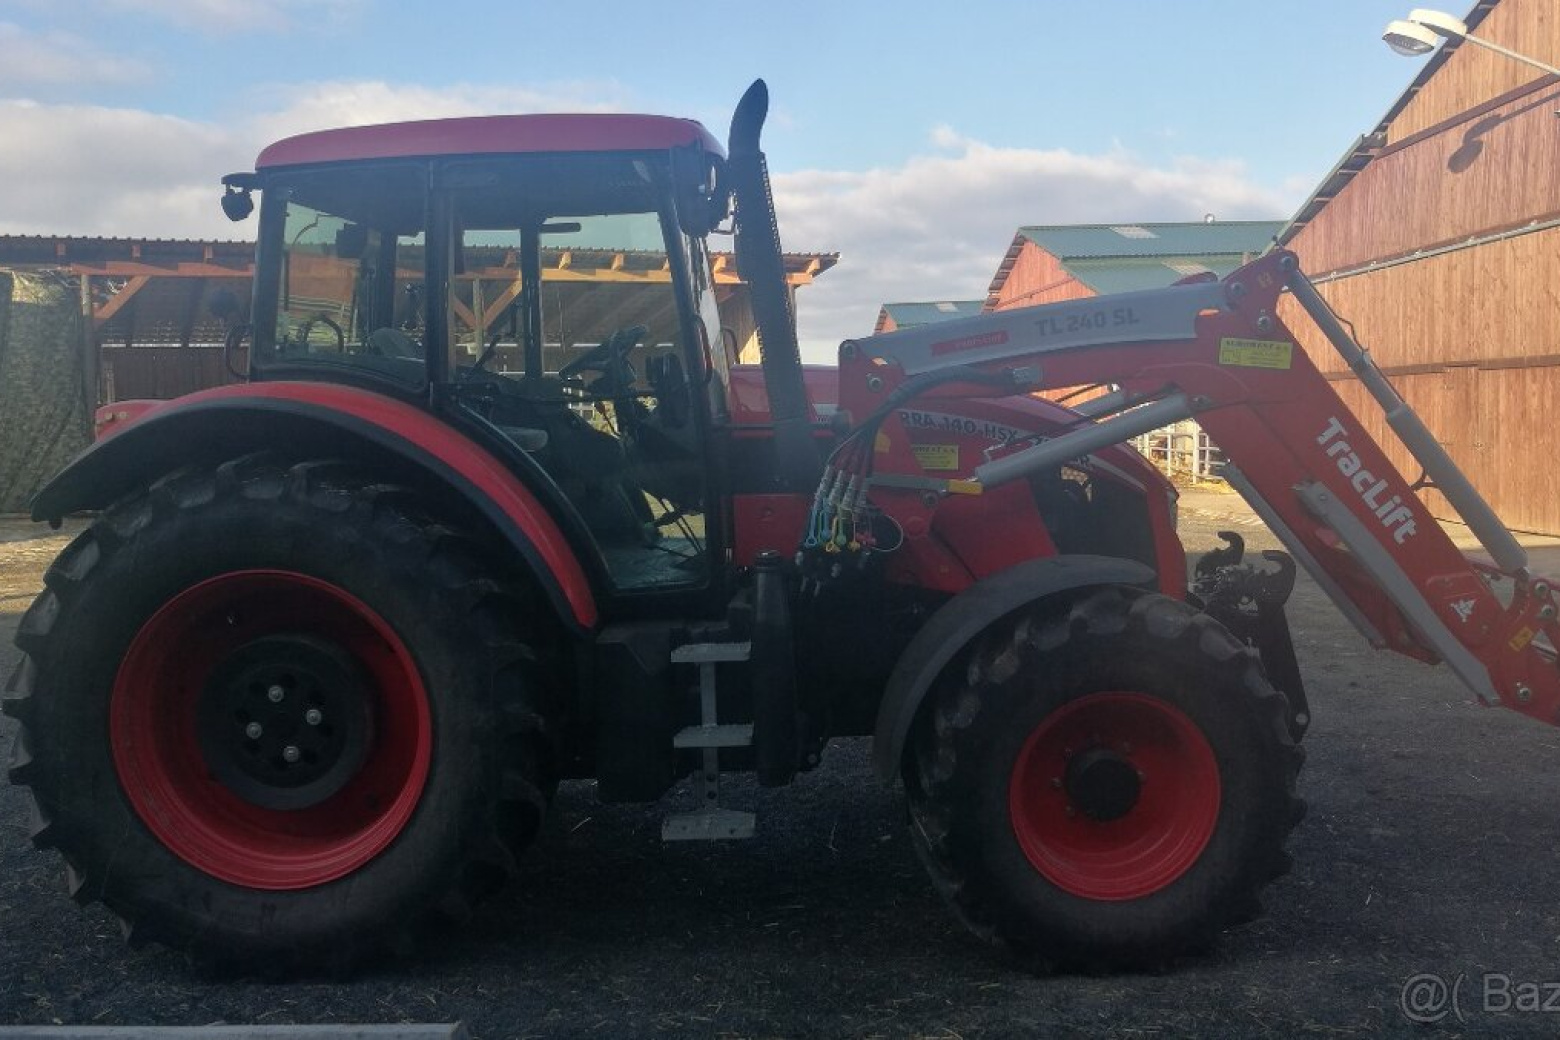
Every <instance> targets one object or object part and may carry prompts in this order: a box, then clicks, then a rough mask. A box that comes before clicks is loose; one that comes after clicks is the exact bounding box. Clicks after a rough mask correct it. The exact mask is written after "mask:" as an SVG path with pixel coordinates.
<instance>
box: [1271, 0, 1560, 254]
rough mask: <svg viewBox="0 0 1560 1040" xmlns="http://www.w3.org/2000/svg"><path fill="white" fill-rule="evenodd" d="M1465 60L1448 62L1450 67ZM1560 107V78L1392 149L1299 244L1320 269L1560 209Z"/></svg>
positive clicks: (1463, 237)
mask: <svg viewBox="0 0 1560 1040" xmlns="http://www.w3.org/2000/svg"><path fill="white" fill-rule="evenodd" d="M1496 10H1497V11H1499V10H1500V8H1497V9H1496ZM1455 65H1456V62H1455V61H1449V62H1447V64H1446V66H1445V68H1443V70H1442V75H1445V74H1446V72H1447V71H1448V70H1450V69H1451V68H1452V67H1454V66H1455ZM1438 80H1439V77H1436V78H1433V79H1431V81H1430V82H1431V83H1432V84H1433V83H1436V82H1438ZM1556 110H1560V84H1554V83H1547V82H1546V83H1545V84H1543V85H1541V86H1540V87H1539V88H1538V89H1535V90H1533V91H1531V92H1529V93H1527V94H1525V95H1523V96H1522V97H1519V98H1516V99H1515V100H1512V101H1510V102H1508V103H1506V104H1504V105H1501V106H1500V107H1498V108H1495V109H1493V110H1491V111H1489V112H1485V113H1483V114H1480V115H1477V116H1474V117H1471V118H1468V119H1465V120H1462V121H1460V122H1458V123H1456V124H1455V125H1449V126H1445V127H1443V128H1441V129H1439V130H1437V131H1435V132H1434V133H1431V134H1428V135H1426V136H1425V137H1422V138H1418V139H1416V140H1412V141H1409V142H1407V143H1406V144H1404V145H1403V146H1402V147H1399V148H1397V149H1396V150H1392V149H1389V150H1387V151H1385V152H1383V153H1382V154H1381V155H1380V156H1378V157H1377V158H1376V159H1374V160H1373V161H1372V162H1371V163H1370V164H1369V165H1368V166H1366V167H1365V169H1363V170H1362V171H1360V173H1359V174H1358V175H1357V176H1356V177H1355V178H1354V180H1353V182H1352V183H1350V184H1349V186H1348V187H1347V188H1345V189H1344V190H1343V191H1342V192H1341V193H1339V195H1338V197H1337V198H1335V199H1333V200H1332V201H1331V202H1329V203H1328V204H1327V207H1326V208H1325V209H1323V210H1322V211H1321V213H1320V214H1318V215H1317V217H1316V218H1315V219H1314V220H1312V221H1311V223H1310V224H1308V225H1306V226H1305V227H1304V228H1302V229H1301V230H1300V232H1299V233H1298V234H1297V235H1295V237H1294V239H1293V241H1292V242H1291V243H1290V248H1292V249H1294V250H1295V251H1296V252H1298V253H1300V255H1301V257H1302V258H1303V259H1304V261H1305V266H1306V269H1307V270H1308V271H1310V272H1311V273H1312V274H1317V275H1319V274H1322V273H1325V272H1328V271H1336V270H1340V269H1345V268H1352V267H1357V266H1359V265H1361V264H1365V263H1368V262H1370V261H1373V260H1383V259H1387V258H1390V257H1397V256H1402V255H1404V254H1407V253H1412V252H1413V251H1415V250H1418V249H1428V248H1433V247H1436V246H1440V245H1444V244H1447V243H1452V242H1460V241H1463V240H1466V239H1467V238H1469V237H1471V236H1476V235H1484V234H1487V233H1489V232H1493V231H1500V230H1504V229H1508V228H1512V227H1516V226H1520V225H1523V224H1526V223H1528V222H1529V221H1532V220H1544V219H1548V218H1551V217H1553V216H1555V215H1556V214H1560V176H1557V175H1556V171H1557V170H1560V120H1557V119H1556V118H1555V112H1556Z"/></svg>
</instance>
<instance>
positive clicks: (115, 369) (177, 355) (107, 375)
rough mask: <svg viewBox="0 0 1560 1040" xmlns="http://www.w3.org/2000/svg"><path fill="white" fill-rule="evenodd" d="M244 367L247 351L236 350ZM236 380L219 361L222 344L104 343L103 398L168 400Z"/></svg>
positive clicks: (241, 368)
mask: <svg viewBox="0 0 1560 1040" xmlns="http://www.w3.org/2000/svg"><path fill="white" fill-rule="evenodd" d="M235 354H236V356H235V357H234V359H233V360H234V366H235V367H236V368H237V369H238V370H239V371H240V372H242V371H244V368H245V366H246V365H248V363H249V361H248V357H247V351H245V350H242V349H240V350H238V351H236V352H235ZM233 382H237V380H236V379H234V378H233V376H232V375H231V373H229V372H228V370H227V366H226V365H225V364H223V361H222V348H221V347H178V346H171V347H104V348H103V386H104V394H103V399H104V402H105V403H109V402H112V401H132V400H145V399H154V400H167V399H169V398H172V397H180V396H182V395H184V394H192V393H194V392H195V391H197V390H204V389H206V388H207V387H212V386H222V385H223V384H225V383H233Z"/></svg>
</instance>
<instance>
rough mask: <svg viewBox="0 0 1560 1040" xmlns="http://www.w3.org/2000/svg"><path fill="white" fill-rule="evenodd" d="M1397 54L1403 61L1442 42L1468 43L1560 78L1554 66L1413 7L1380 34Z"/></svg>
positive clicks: (1444, 16) (1449, 17) (1435, 13)
mask: <svg viewBox="0 0 1560 1040" xmlns="http://www.w3.org/2000/svg"><path fill="white" fill-rule="evenodd" d="M1381 38H1382V39H1383V40H1384V41H1386V44H1387V46H1388V47H1391V48H1392V49H1393V50H1394V51H1396V52H1397V53H1398V54H1402V55H1404V56H1405V57H1410V58H1418V57H1422V56H1424V55H1426V54H1429V53H1430V52H1431V51H1433V50H1435V45H1436V44H1437V43H1438V42H1439V41H1440V40H1442V39H1448V40H1467V41H1468V42H1469V43H1472V44H1476V45H1478V46H1480V47H1483V48H1484V49H1485V50H1491V51H1494V52H1495V53H1496V54H1503V55H1505V56H1506V57H1508V58H1511V59H1512V60H1514V61H1520V62H1522V63H1523V64H1524V65H1531V66H1533V67H1534V68H1535V69H1542V70H1543V71H1545V72H1547V73H1549V74H1550V75H1551V76H1560V69H1557V68H1555V67H1554V66H1553V65H1546V64H1544V63H1543V62H1541V61H1535V60H1534V59H1532V58H1529V57H1528V56H1527V55H1525V54H1518V53H1517V52H1516V51H1513V50H1507V49H1506V48H1505V47H1502V46H1500V45H1499V44H1497V43H1491V42H1490V41H1488V40H1481V39H1480V38H1479V37H1477V36H1475V35H1473V34H1472V33H1470V32H1469V31H1468V25H1467V23H1466V22H1464V21H1463V20H1462V19H1460V18H1454V17H1453V16H1452V15H1449V14H1447V13H1446V12H1445V11H1437V10H1434V9H1432V8H1429V7H1416V8H1414V9H1413V10H1412V11H1410V12H1408V17H1407V18H1406V19H1398V20H1397V21H1393V22H1389V23H1388V24H1387V28H1386V31H1385V32H1383V33H1382V34H1381Z"/></svg>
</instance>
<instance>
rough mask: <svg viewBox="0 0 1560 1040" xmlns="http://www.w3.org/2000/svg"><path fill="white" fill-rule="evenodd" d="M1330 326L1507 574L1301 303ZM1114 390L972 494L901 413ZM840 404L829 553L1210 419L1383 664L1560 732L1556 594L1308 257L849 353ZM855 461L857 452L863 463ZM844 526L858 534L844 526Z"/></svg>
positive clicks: (1270, 516)
mask: <svg viewBox="0 0 1560 1040" xmlns="http://www.w3.org/2000/svg"><path fill="white" fill-rule="evenodd" d="M1286 291H1287V292H1289V293H1292V294H1293V296H1294V298H1295V300H1296V301H1297V302H1298V303H1299V305H1300V307H1301V308H1302V309H1303V310H1304V311H1305V312H1306V313H1307V314H1308V315H1309V316H1310V318H1311V319H1312V320H1313V321H1315V322H1316V324H1317V326H1318V327H1319V328H1320V330H1321V331H1322V332H1323V334H1324V335H1325V336H1326V338H1327V340H1328V341H1329V342H1330V343H1331V344H1332V345H1333V347H1334V348H1336V349H1337V350H1338V352H1339V353H1340V355H1342V356H1343V358H1344V359H1345V361H1346V362H1347V363H1348V365H1349V367H1350V368H1351V370H1353V371H1354V372H1355V373H1356V375H1358V376H1359V378H1360V380H1361V382H1362V384H1363V385H1364V386H1365V388H1366V389H1367V390H1369V391H1370V393H1371V395H1372V396H1373V397H1374V398H1375V399H1376V400H1377V401H1378V402H1379V403H1380V404H1381V406H1382V407H1383V409H1384V411H1385V413H1386V421H1387V424H1388V427H1389V428H1390V429H1391V430H1392V431H1393V432H1394V433H1395V434H1396V435H1397V436H1398V437H1399V438H1400V439H1401V440H1402V441H1403V443H1404V445H1405V446H1406V447H1407V448H1408V450H1409V451H1410V452H1411V453H1412V455H1413V456H1414V457H1415V458H1416V459H1417V460H1418V462H1419V464H1420V465H1421V466H1422V467H1423V470H1424V474H1425V476H1424V477H1423V478H1422V479H1421V480H1420V482H1419V484H1418V485H1416V486H1424V487H1434V488H1436V489H1438V490H1439V491H1440V492H1441V493H1442V494H1443V495H1444V496H1445V497H1446V499H1447V500H1448V501H1449V502H1450V503H1451V505H1452V507H1453V508H1454V509H1455V510H1456V511H1457V512H1458V514H1459V515H1460V516H1461V517H1462V518H1463V519H1464V520H1465V521H1466V522H1467V523H1468V525H1469V527H1470V528H1471V529H1472V531H1473V532H1474V534H1475V535H1477V536H1478V538H1479V540H1480V541H1481V542H1482V544H1483V545H1484V547H1485V549H1486V550H1487V551H1488V553H1489V556H1490V558H1491V559H1490V561H1482V562H1481V561H1480V560H1477V559H1474V558H1472V557H1470V556H1467V555H1465V554H1464V553H1463V552H1462V551H1461V550H1459V549H1457V548H1456V546H1454V545H1453V543H1452V541H1451V539H1450V538H1449V537H1448V536H1447V535H1446V533H1445V532H1444V531H1443V530H1442V528H1441V527H1440V525H1439V524H1438V523H1437V522H1436V521H1435V520H1434V519H1433V518H1432V517H1431V515H1430V513H1429V511H1428V510H1427V508H1426V507H1425V505H1424V504H1423V503H1422V502H1421V501H1420V499H1419V498H1418V496H1417V495H1416V494H1415V493H1414V491H1415V488H1414V487H1411V486H1410V484H1409V483H1408V481H1407V480H1405V479H1404V477H1403V475H1402V474H1400V473H1399V472H1398V471H1397V469H1396V468H1395V467H1394V466H1393V465H1392V463H1391V462H1390V461H1389V460H1388V458H1387V456H1386V454H1385V453H1384V452H1383V450H1382V449H1381V447H1380V445H1379V444H1378V443H1377V442H1376V441H1375V440H1374V439H1373V438H1372V437H1371V436H1370V435H1369V434H1368V433H1367V432H1366V430H1365V428H1364V426H1363V425H1362V424H1361V422H1360V421H1359V419H1358V418H1357V417H1356V416H1355V415H1354V414H1352V413H1351V412H1350V410H1349V409H1348V407H1347V406H1346V405H1345V404H1344V402H1343V401H1342V399H1340V398H1339V396H1338V394H1337V393H1336V392H1335V391H1334V390H1333V389H1332V387H1331V386H1330V385H1329V383H1328V381H1327V380H1326V379H1325V378H1324V377H1323V376H1322V375H1321V374H1320V373H1319V372H1318V371H1317V369H1316V367H1315V366H1314V365H1313V364H1312V362H1311V360H1310V358H1309V357H1308V356H1307V355H1306V353H1305V352H1304V351H1303V350H1302V349H1300V347H1299V345H1298V343H1297V341H1296V339H1295V336H1294V335H1293V333H1291V332H1290V331H1289V329H1288V328H1287V327H1286V326H1285V324H1284V323H1283V321H1282V320H1281V319H1280V317H1279V313H1278V305H1279V300H1280V297H1281V295H1282V294H1283V293H1284V292H1286ZM1087 384H1111V385H1114V386H1115V387H1117V388H1118V389H1117V390H1115V391H1114V392H1112V393H1109V394H1107V395H1106V396H1105V397H1102V398H1098V399H1096V400H1093V401H1089V402H1086V403H1085V404H1084V405H1082V406H1081V407H1080V408H1079V412H1080V414H1079V417H1078V422H1077V425H1076V426H1075V427H1074V428H1071V429H1068V430H1066V431H1064V432H1062V433H1060V434H1058V435H1055V436H1052V437H1050V438H1047V439H1038V438H1034V439H1028V440H1022V441H1019V442H1017V443H1014V444H1008V445H1002V446H1000V447H998V448H997V449H994V450H992V451H988V452H987V453H986V457H985V458H984V460H983V461H982V462H980V464H979V465H976V466H974V467H973V468H972V469H969V470H968V471H967V472H964V473H960V474H959V475H958V476H957V477H956V478H954V479H947V474H945V473H938V474H935V475H934V474H930V473H928V472H926V471H924V470H923V469H922V468H921V466H920V465H919V463H918V462H917V459H916V456H915V454H914V453H913V451H912V450H911V444H910V439H909V437H908V434H907V431H906V429H905V428H904V427H903V426H902V425H901V422H900V416H899V410H900V409H901V408H903V407H904V405H905V404H906V403H907V402H908V401H910V400H912V399H914V397H915V396H917V395H918V394H919V393H921V392H924V391H925V390H927V389H929V388H931V387H933V386H935V387H936V388H937V394H938V396H940V397H944V398H947V397H955V396H967V397H992V396H1001V395H1007V394H1016V393H1032V392H1035V391H1038V390H1044V389H1049V388H1058V387H1068V386H1078V385H1087ZM840 395H841V396H840V404H841V407H842V409H844V410H846V411H847V412H848V413H849V414H850V416H851V417H852V419H853V423H854V425H853V433H852V436H851V437H850V438H847V441H846V444H845V446H844V447H843V448H842V450H841V451H839V452H836V457H835V459H833V460H831V466H830V468H829V470H828V472H827V473H826V474H825V476H824V479H823V482H822V483H821V484H820V489H819V496H818V499H817V502H816V505H815V522H814V523H813V526H812V527H811V528H810V531H809V535H808V537H809V539H812V540H815V541H816V540H817V539H819V538H820V537H821V538H823V539H824V540H825V541H826V540H827V538H828V535H829V532H830V530H831V527H830V524H831V523H832V522H833V521H832V520H831V517H836V516H838V515H839V510H840V509H841V508H843V509H844V510H846V516H847V518H848V517H849V516H850V511H852V510H854V511H855V512H857V513H859V512H860V511H861V510H862V509H863V508H866V507H867V502H868V501H870V504H871V506H873V507H876V508H878V509H881V510H882V511H883V512H884V513H885V514H887V515H888V516H889V517H891V518H892V519H893V520H894V521H895V523H897V524H898V525H899V526H900V527H901V528H902V529H903V531H904V532H905V533H906V535H907V536H908V537H916V536H917V535H918V533H919V532H924V531H926V530H927V529H928V528H929V523H930V517H931V514H932V512H933V511H935V509H936V508H937V504H938V503H939V502H940V501H942V500H943V498H944V497H945V496H946V495H949V494H979V493H982V492H984V491H987V490H990V489H992V488H994V487H996V486H999V485H1001V484H1005V483H1007V482H1009V481H1012V480H1015V479H1020V478H1024V477H1027V476H1029V475H1030V474H1032V473H1035V472H1038V471H1040V470H1042V469H1044V468H1046V467H1054V466H1056V465H1058V464H1061V463H1064V462H1066V461H1068V460H1070V459H1075V458H1078V457H1079V456H1082V455H1085V454H1087V453H1089V452H1091V451H1096V450H1099V448H1101V447H1103V446H1105V445H1108V444H1115V443H1119V442H1121V441H1123V440H1126V439H1127V438H1129V437H1132V436H1136V435H1138V434H1140V433H1144V432H1147V431H1149V430H1152V429H1156V428H1158V427H1161V426H1165V425H1168V424H1170V423H1173V422H1177V421H1179V420H1181V419H1185V418H1189V417H1195V418H1196V419H1197V421H1198V422H1199V423H1200V424H1201V425H1202V427H1203V429H1204V430H1205V431H1207V433H1208V435H1209V436H1210V437H1211V438H1212V439H1213V441H1214V442H1215V443H1216V444H1217V445H1218V446H1219V447H1220V448H1221V449H1222V450H1223V451H1224V453H1225V455H1226V457H1227V458H1228V459H1229V461H1230V466H1229V467H1228V468H1227V470H1226V474H1227V477H1228V479H1229V482H1230V483H1231V485H1232V486H1234V487H1235V488H1236V489H1237V490H1238V491H1239V492H1240V493H1241V494H1242V495H1243V496H1244V497H1245V498H1246V500H1247V501H1248V502H1249V503H1250V505H1251V506H1252V508H1253V509H1254V510H1255V511H1256V512H1257V513H1258V515H1260V516H1261V517H1262V518H1263V520H1265V521H1266V522H1267V524H1268V526H1269V527H1270V528H1271V529H1272V531H1273V532H1274V534H1275V535H1277V536H1278V538H1279V539H1280V540H1281V541H1282V542H1283V543H1284V544H1285V547H1286V548H1287V549H1288V550H1289V552H1290V553H1291V554H1292V555H1293V556H1294V558H1295V559H1296V561H1298V562H1299V563H1300V564H1301V565H1302V566H1304V567H1305V568H1306V570H1308V571H1309V572H1310V573H1311V575H1312V576H1313V577H1314V578H1315V580H1316V581H1317V583H1318V584H1320V585H1321V586H1322V588H1323V589H1324V590H1326V592H1327V593H1328V595H1329V596H1330V597H1331V598H1332V599H1333V601H1334V602H1335V603H1336V604H1337V605H1338V607H1339V608H1340V609H1341V610H1342V611H1343V613H1344V614H1345V615H1346V616H1348V617H1349V619H1350V620H1351V621H1352V622H1353V623H1354V625H1355V626H1356V627H1357V628H1358V629H1359V630H1360V632H1361V633H1362V634H1363V635H1364V636H1365V637H1366V638H1367V639H1368V640H1369V641H1370V642H1371V643H1372V644H1373V645H1375V646H1377V647H1381V648H1387V649H1391V650H1395V651H1397V652H1399V653H1403V654H1407V655H1409V656H1412V657H1416V658H1419V659H1421V660H1425V661H1431V662H1435V661H1444V662H1446V664H1447V665H1448V666H1449V667H1451V668H1452V670H1453V671H1454V672H1455V673H1456V674H1457V675H1458V677H1459V678H1461V679H1462V681H1463V682H1464V683H1465V684H1466V685H1467V686H1468V687H1469V688H1470V689H1471V690H1473V692H1474V693H1475V694H1476V695H1477V696H1478V697H1479V699H1480V700H1481V701H1483V702H1484V703H1486V704H1497V703H1498V704H1505V705H1506V706H1507V707H1510V708H1513V709H1515V710H1517V711H1520V712H1522V713H1524V714H1528V715H1533V716H1535V717H1537V718H1540V719H1543V720H1544V721H1546V722H1550V723H1552V724H1553V723H1556V722H1557V721H1560V715H1557V712H1560V671H1557V668H1556V662H1555V652H1554V647H1555V646H1556V645H1557V643H1560V638H1557V637H1560V631H1557V628H1556V621H1555V604H1554V594H1553V591H1552V583H1551V582H1549V581H1546V580H1543V579H1539V578H1535V577H1534V576H1533V575H1532V574H1531V573H1530V572H1529V570H1528V566H1527V556H1526V553H1525V552H1524V551H1523V549H1522V548H1521V546H1519V545H1518V544H1517V542H1516V540H1515V539H1514V538H1513V537H1512V535H1511V533H1510V532H1509V531H1508V530H1507V529H1506V528H1505V526H1504V525H1503V524H1502V523H1501V522H1500V520H1499V519H1498V518H1497V517H1496V516H1495V514H1494V513H1493V511H1491V509H1490V507H1489V506H1488V505H1487V504H1486V503H1485V501H1484V500H1483V498H1481V497H1480V496H1479V494H1478V492H1477V491H1476V490H1475V489H1474V488H1473V486H1472V484H1471V483H1469V481H1468V479H1467V477H1466V476H1465V475H1464V474H1463V473H1462V471H1461V470H1460V469H1458V467H1457V466H1456V464H1455V463H1454V462H1453V461H1452V460H1451V458H1450V457H1449V456H1448V455H1447V454H1446V452H1445V450H1444V449H1442V447H1441V446H1440V444H1439V443H1438V442H1437V441H1436V440H1435V438H1434V436H1433V435H1432V434H1431V433H1430V432H1429V431H1428V430H1427V429H1426V428H1425V426H1424V425H1423V423H1422V422H1421V421H1420V420H1419V417H1418V416H1417V415H1416V414H1415V413H1414V412H1413V411H1412V409H1410V408H1409V407H1408V405H1407V404H1406V403H1405V402H1404V401H1403V400H1402V398H1401V397H1399V396H1398V394H1397V392H1396V391H1395V390H1394V389H1393V388H1392V386H1391V385H1390V384H1389V383H1388V381H1387V380H1386V378H1385V377H1384V375H1383V374H1382V373H1381V371H1380V370H1379V369H1378V368H1377V367H1376V365H1375V363H1374V361H1373V360H1372V359H1371V358H1370V355H1369V354H1368V353H1367V352H1366V351H1364V350H1363V349H1361V348H1360V346H1359V345H1358V344H1357V343H1355V342H1354V340H1353V339H1352V338H1351V337H1350V336H1349V334H1348V333H1347V332H1346V331H1345V330H1344V328H1343V326H1342V324H1341V323H1340V322H1339V320H1338V319H1337V317H1336V316H1335V315H1333V314H1332V312H1331V311H1330V310H1329V309H1328V307H1327V305H1326V303H1325V302H1324V301H1323V300H1322V299H1321V297H1320V296H1319V295H1318V294H1317V292H1316V290H1315V288H1314V287H1313V286H1312V285H1311V283H1310V282H1309V281H1308V280H1307V279H1306V278H1305V276H1304V274H1303V273H1302V272H1301V271H1300V268H1299V264H1298V262H1297V261H1296V258H1295V257H1294V255H1293V254H1292V253H1288V252H1284V251H1277V252H1273V253H1270V254H1268V255H1266V256H1264V257H1263V258H1261V259H1259V260H1256V261H1255V262H1253V263H1250V264H1247V265H1246V266H1244V267H1242V268H1240V269H1239V270H1237V271H1235V272H1234V273H1232V274H1230V275H1229V276H1227V277H1226V278H1224V279H1223V280H1215V279H1213V278H1212V277H1211V276H1204V277H1203V278H1201V279H1193V280H1188V281H1186V282H1183V283H1179V284H1177V285H1174V286H1170V287H1167V288H1165V289H1160V290H1152V291H1146V292H1135V293H1123V294H1119V295H1114V296H1103V297H1097V298H1093V299H1088V300H1081V301H1071V302H1066V303H1059V304H1048V305H1043V306H1037V307H1027V308H1021V309H1014V310H1008V311H1002V312H997V313H993V314H987V315H981V316H978V317H974V318H968V319H962V320H958V321H950V322H944V323H939V324H936V325H930V326H922V327H918V328H913V329H908V330H904V331H900V332H893V333H889V334H886V335H882V336H875V337H873V338H872V339H870V340H858V341H851V342H847V343H845V344H844V345H843V346H842V347H841V365H840ZM853 444H854V446H852V445H853ZM834 529H836V530H837V529H838V528H837V527H836V528H834Z"/></svg>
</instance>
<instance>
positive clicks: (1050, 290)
mask: <svg viewBox="0 0 1560 1040" xmlns="http://www.w3.org/2000/svg"><path fill="white" fill-rule="evenodd" d="M1093 295H1094V290H1093V289H1090V288H1089V287H1088V286H1087V285H1084V284H1083V283H1082V282H1080V281H1078V279H1076V278H1074V277H1073V276H1072V275H1070V274H1068V273H1067V271H1066V270H1065V269H1064V268H1063V267H1062V264H1061V261H1060V260H1058V259H1057V258H1056V257H1054V256H1052V255H1051V254H1050V253H1047V252H1046V251H1045V250H1043V249H1041V248H1040V247H1039V246H1037V245H1035V244H1034V243H1033V242H1029V241H1026V242H1025V243H1024V245H1023V248H1022V249H1021V250H1020V251H1019V254H1018V259H1016V260H1014V261H1013V270H1012V271H1010V272H1008V277H1007V281H1005V282H1003V283H1002V291H1001V292H1000V293H998V294H997V302H996V308H995V309H996V310H1006V309H1007V308H1009V307H1033V306H1035V305H1037V304H1041V303H1058V302H1060V301H1062V300H1081V299H1083V298H1085V297H1088V296H1093Z"/></svg>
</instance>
